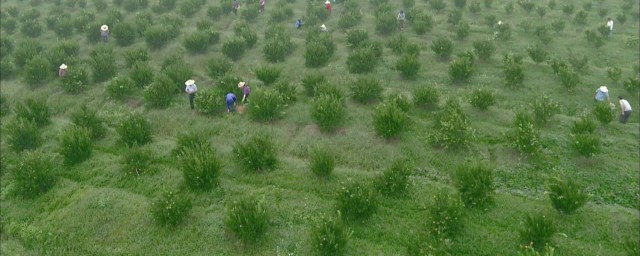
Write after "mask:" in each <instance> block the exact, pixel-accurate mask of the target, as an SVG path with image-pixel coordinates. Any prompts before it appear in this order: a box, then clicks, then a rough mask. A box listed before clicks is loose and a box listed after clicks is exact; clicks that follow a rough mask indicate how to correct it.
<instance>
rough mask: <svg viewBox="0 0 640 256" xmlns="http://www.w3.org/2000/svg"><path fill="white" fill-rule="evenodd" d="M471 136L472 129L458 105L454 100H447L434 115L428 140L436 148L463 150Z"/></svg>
mask: <svg viewBox="0 0 640 256" xmlns="http://www.w3.org/2000/svg"><path fill="white" fill-rule="evenodd" d="M472 135H473V129H472V128H471V124H470V123H469V119H468V118H467V115H465V114H464V112H463V111H462V108H461V107H460V103H458V101H457V100H455V99H449V100H447V102H446V104H445V106H444V107H443V108H442V110H440V111H439V112H438V113H436V115H435V119H434V123H433V132H432V133H431V134H430V135H429V140H430V142H431V143H432V144H434V145H435V146H438V147H443V148H464V147H466V146H468V145H469V143H470V142H471V138H472Z"/></svg>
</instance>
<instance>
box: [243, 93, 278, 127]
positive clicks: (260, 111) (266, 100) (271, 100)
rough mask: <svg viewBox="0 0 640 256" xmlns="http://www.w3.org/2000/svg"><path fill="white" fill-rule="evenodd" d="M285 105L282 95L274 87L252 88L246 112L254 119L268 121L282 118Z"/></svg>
mask: <svg viewBox="0 0 640 256" xmlns="http://www.w3.org/2000/svg"><path fill="white" fill-rule="evenodd" d="M286 107H287V104H286V102H284V99H283V97H282V95H281V94H280V93H279V92H278V91H276V90H275V89H263V90H254V91H252V93H251V105H250V106H249V107H248V112H249V116H250V117H251V118H252V119H254V120H256V121H263V122H270V121H273V120H276V119H280V118H282V116H283V115H284V109H285V108H286Z"/></svg>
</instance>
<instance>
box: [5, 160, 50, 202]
mask: <svg viewBox="0 0 640 256" xmlns="http://www.w3.org/2000/svg"><path fill="white" fill-rule="evenodd" d="M58 166H59V164H58V162H57V161H56V159H55V158H54V157H53V156H52V155H51V154H49V153H46V152H44V151H40V150H35V151H27V152H25V153H24V154H22V155H21V156H20V159H19V160H18V163H17V164H16V165H15V166H14V169H13V172H12V174H13V175H12V178H13V179H12V180H13V182H14V188H15V189H16V192H17V193H18V194H19V195H22V196H24V197H27V198H33V197H36V196H38V195H41V194H44V193H46V192H47V191H49V189H51V188H52V187H53V186H54V185H55V183H56V176H55V171H56V170H57V168H58Z"/></svg>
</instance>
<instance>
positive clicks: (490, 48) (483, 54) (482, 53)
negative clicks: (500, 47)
mask: <svg viewBox="0 0 640 256" xmlns="http://www.w3.org/2000/svg"><path fill="white" fill-rule="evenodd" d="M473 50H474V52H475V53H476V55H477V56H478V58H479V59H481V60H484V61H487V60H489V59H490V58H491V56H492V55H493V54H494V53H495V52H496V47H495V46H494V44H493V41H492V40H489V39H485V40H480V41H475V42H473Z"/></svg>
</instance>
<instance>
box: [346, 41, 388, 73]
mask: <svg viewBox="0 0 640 256" xmlns="http://www.w3.org/2000/svg"><path fill="white" fill-rule="evenodd" d="M380 59H381V57H380V56H378V55H377V53H376V51H375V49H374V48H373V47H371V46H362V47H359V48H358V49H356V50H354V51H353V52H351V53H350V54H349V57H347V68H348V69H349V72H350V73H352V74H362V73H370V72H372V71H373V69H374V68H375V67H376V66H377V64H378V62H379V61H380Z"/></svg>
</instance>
